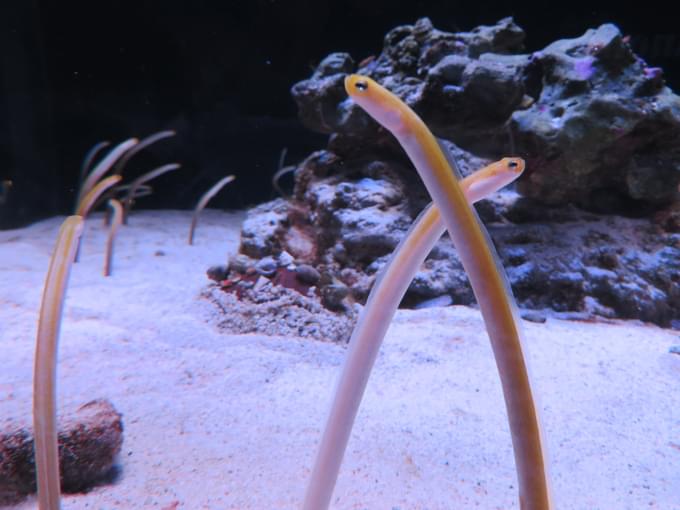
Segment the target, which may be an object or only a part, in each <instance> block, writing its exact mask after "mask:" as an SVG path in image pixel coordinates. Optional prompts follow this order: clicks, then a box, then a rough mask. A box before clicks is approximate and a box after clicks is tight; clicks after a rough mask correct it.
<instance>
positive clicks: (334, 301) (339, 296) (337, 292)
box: [321, 283, 349, 310]
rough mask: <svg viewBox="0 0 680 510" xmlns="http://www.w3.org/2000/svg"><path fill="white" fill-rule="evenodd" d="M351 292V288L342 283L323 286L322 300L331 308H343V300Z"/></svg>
mask: <svg viewBox="0 0 680 510" xmlns="http://www.w3.org/2000/svg"><path fill="white" fill-rule="evenodd" d="M347 294H349V289H348V288H347V286H346V285H343V284H342V283H332V284H330V285H326V286H325V287H322V288H321V302H322V303H323V305H324V306H325V307H326V308H328V309H329V310H337V309H339V308H342V300H343V299H345V298H346V297H347Z"/></svg>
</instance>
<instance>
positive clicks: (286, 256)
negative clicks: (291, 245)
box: [279, 251, 295, 267]
mask: <svg viewBox="0 0 680 510" xmlns="http://www.w3.org/2000/svg"><path fill="white" fill-rule="evenodd" d="M294 261H295V259H294V258H293V256H292V255H291V254H290V253H288V252H287V251H282V252H281V253H280V254H279V265H280V266H282V267H286V266H288V265H290V264H292V263H293V262H294Z"/></svg>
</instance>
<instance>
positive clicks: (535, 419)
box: [305, 75, 552, 510]
mask: <svg viewBox="0 0 680 510" xmlns="http://www.w3.org/2000/svg"><path fill="white" fill-rule="evenodd" d="M345 88H346V90H347V93H348V94H349V95H350V96H351V97H352V99H353V100H354V101H355V102H356V103H357V104H359V106H361V107H362V108H363V109H364V110H365V111H366V112H367V113H368V114H369V115H371V117H373V118H374V119H375V120H376V121H377V122H378V123H380V124H381V125H382V126H383V127H385V128H386V129H387V130H389V131H390V132H391V133H392V134H393V135H394V136H395V137H396V139H397V140H398V142H399V143H400V144H401V146H402V147H403V149H404V150H405V151H406V153H407V155H408V156H409V158H410V159H411V161H412V162H413V164H414V166H415V167H416V170H417V171H418V173H419V174H420V176H421V179H422V180H423V182H424V184H425V187H426V188H427V190H428V192H429V193H430V195H431V196H432V198H433V202H434V204H435V205H436V207H437V209H438V210H439V213H440V214H441V217H442V219H443V222H444V224H445V225H446V228H447V230H448V232H449V235H450V237H451V240H452V241H453V244H454V245H455V247H456V249H457V251H458V255H459V257H460V260H461V262H462V264H463V267H464V268H465V271H466V273H467V275H468V278H469V280H470V284H471V286H472V289H473V291H474V293H475V297H476V299H477V302H478V304H479V307H480V310H481V312H482V316H483V318H484V322H485V325H486V329H487V332H488V335H489V338H490V340H491V345H492V349H493V352H494V356H495V359H496V365H497V368H498V372H499V375H500V379H501V384H502V388H503V396H504V399H505V404H506V410H507V414H508V421H509V424H510V432H511V436H512V444H513V450H514V454H515V465H516V469H517V477H518V482H519V499H520V508H521V509H522V510H548V509H550V508H552V504H551V497H550V488H549V483H548V474H547V462H546V459H545V454H544V448H543V438H542V430H541V426H540V422H539V416H538V409H537V406H536V403H535V399H534V396H533V392H532V389H531V384H530V379H529V373H528V367H527V363H526V360H525V357H524V349H523V346H522V338H521V333H520V330H519V325H518V321H517V319H516V312H515V305H514V300H513V298H512V294H511V293H510V289H509V286H508V285H507V280H506V279H505V277H504V273H503V271H502V269H501V268H500V267H499V265H498V262H497V257H496V256H495V253H494V251H493V248H492V245H491V243H490V241H489V238H488V235H487V234H486V232H485V230H484V228H483V227H482V225H481V223H480V222H479V219H478V218H477V216H476V214H475V212H474V211H473V209H472V208H471V207H470V205H469V204H468V201H467V200H466V197H465V194H464V191H463V189H462V188H461V185H460V184H459V183H458V182H457V180H456V177H455V175H454V173H453V172H452V169H451V167H450V165H449V163H448V161H447V158H446V155H445V154H444V153H443V151H442V149H441V147H440V146H439V143H438V142H437V140H436V138H435V137H434V135H432V133H431V132H430V130H429V129H428V128H427V126H426V125H425V124H424V123H423V121H422V120H421V119H420V118H419V117H418V115H417V114H416V113H415V112H413V110H411V109H410V108H409V107H408V106H407V105H406V104H405V103H403V102H402V101H401V100H400V99H399V98H398V97H397V96H395V95H394V94H392V93H391V92H389V91H388V90H387V89H385V88H384V87H382V86H381V85H379V84H378V83H376V82H375V81H373V80H371V79H370V78H367V77H364V76H359V75H350V76H348V77H347V78H346V79H345ZM329 498H330V496H329ZM306 502H307V500H306ZM305 508H308V509H311V508H325V506H316V507H314V506H305Z"/></svg>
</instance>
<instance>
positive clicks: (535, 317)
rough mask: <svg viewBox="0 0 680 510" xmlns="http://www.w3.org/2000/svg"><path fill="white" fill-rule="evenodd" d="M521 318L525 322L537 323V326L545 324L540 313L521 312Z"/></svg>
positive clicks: (543, 316)
mask: <svg viewBox="0 0 680 510" xmlns="http://www.w3.org/2000/svg"><path fill="white" fill-rule="evenodd" d="M521 316H522V319H524V320H525V321H529V322H538V323H539V324H542V323H544V322H545V315H544V314H542V313H541V312H536V311H533V310H528V311H526V312H522V314H521Z"/></svg>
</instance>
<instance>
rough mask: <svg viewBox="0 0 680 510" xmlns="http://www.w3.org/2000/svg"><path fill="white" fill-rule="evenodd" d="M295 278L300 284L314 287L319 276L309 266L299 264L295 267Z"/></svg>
mask: <svg viewBox="0 0 680 510" xmlns="http://www.w3.org/2000/svg"><path fill="white" fill-rule="evenodd" d="M295 276H296V277H297V279H298V280H300V281H301V282H302V283H306V284H308V285H316V283H317V282H318V281H319V278H321V274H319V272H318V271H317V270H316V269H315V268H314V267H312V266H310V265H309V264H300V265H299V266H297V267H296V268H295Z"/></svg>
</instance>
